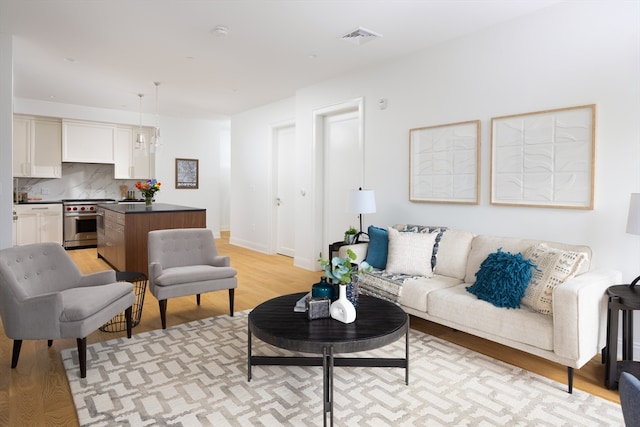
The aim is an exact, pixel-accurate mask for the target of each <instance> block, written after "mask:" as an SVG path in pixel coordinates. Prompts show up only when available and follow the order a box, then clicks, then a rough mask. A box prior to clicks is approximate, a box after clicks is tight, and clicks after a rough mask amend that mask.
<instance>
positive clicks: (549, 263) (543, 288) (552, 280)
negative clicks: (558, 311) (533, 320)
mask: <svg viewBox="0 0 640 427" xmlns="http://www.w3.org/2000/svg"><path fill="white" fill-rule="evenodd" d="M523 256H524V257H525V258H528V259H530V260H531V262H533V264H535V265H536V266H537V267H538V268H537V269H535V268H533V269H532V270H531V273H532V275H531V281H530V282H529V286H527V290H526V291H525V294H524V297H523V298H522V301H521V302H522V304H523V305H526V306H528V307H530V308H532V309H534V310H535V311H537V312H538V313H542V314H552V313H553V289H554V288H555V287H556V286H558V285H560V284H561V283H564V282H566V281H567V280H569V279H571V278H572V277H573V276H575V275H576V273H577V272H578V270H579V269H580V265H581V264H582V263H583V262H584V261H586V259H587V254H585V253H584V252H573V251H563V250H561V249H555V248H551V247H549V246H547V245H545V244H544V243H539V244H537V245H535V246H532V247H530V248H528V249H527V250H525V251H524V254H523Z"/></svg>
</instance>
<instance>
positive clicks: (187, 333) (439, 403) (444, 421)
mask: <svg viewBox="0 0 640 427" xmlns="http://www.w3.org/2000/svg"><path fill="white" fill-rule="evenodd" d="M247 315H248V311H243V312H237V313H236V314H235V316H234V317H229V316H219V317H213V318H208V319H203V320H198V321H193V322H189V323H185V324H183V325H178V326H173V327H170V328H167V329H166V330H162V329H159V330H155V331H150V332H143V333H140V334H134V335H133V337H132V338H131V339H127V338H116V339H113V340H109V341H105V342H102V343H96V344H92V345H90V346H88V347H87V360H88V366H87V376H86V378H83V379H81V378H80V373H79V367H78V353H77V350H75V349H66V350H63V351H62V358H63V362H64V366H65V369H66V371H67V378H68V380H69V385H70V386H71V392H72V393H73V400H74V403H75V406H76V409H77V413H78V420H79V422H80V425H82V426H116V425H117V426H185V427H187V426H188V427H192V426H216V427H223V426H280V425H283V426H311V425H322V419H323V418H322V415H323V413H322V367H298V366H291V367H289V366H254V367H253V369H252V379H251V382H248V381H247ZM409 340H410V351H409V358H410V360H409V367H410V368H409V369H410V370H409V385H405V382H404V369H400V368H361V367H357V368H355V367H336V368H335V370H334V422H335V424H336V425H337V426H394V427H395V426H505V425H508V426H621V425H624V422H623V418H622V411H621V409H620V405H617V404H615V403H613V402H609V401H607V400H604V399H601V398H599V397H596V396H593V395H591V394H588V393H586V392H583V391H580V390H576V389H574V392H573V394H568V393H567V392H566V385H565V384H561V383H558V382H555V381H552V380H550V379H547V378H545V377H542V376H539V375H536V374H533V373H531V372H528V371H526V370H523V369H520V368H518V367H514V366H512V365H509V364H506V363H503V362H501V361H498V360H495V359H492V358H490V357H488V356H484V355H482V354H480V353H476V352H474V351H472V350H468V349H465V348H463V347H460V346H458V345H455V344H452V343H449V342H447V341H444V340H441V339H439V338H436V337H433V336H430V335H427V334H424V333H422V332H418V331H414V330H411V332H410V337H409ZM252 344H253V347H252V352H253V354H255V355H278V354H281V355H285V354H286V355H288V354H292V353H291V352H288V351H285V350H281V349H278V348H275V347H272V346H270V345H268V344H265V343H263V342H262V341H260V340H259V339H257V338H254V339H253V343H252ZM355 355H357V356H365V355H366V356H368V357H403V355H404V339H402V338H401V339H400V340H398V341H396V342H395V343H393V344H390V345H388V346H386V347H384V348H382V349H377V350H374V351H368V352H363V353H356V354H352V355H351V356H355Z"/></svg>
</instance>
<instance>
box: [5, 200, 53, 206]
mask: <svg viewBox="0 0 640 427" xmlns="http://www.w3.org/2000/svg"><path fill="white" fill-rule="evenodd" d="M59 203H62V200H29V201H26V202H13V204H14V205H45V204H46V205H50V204H59Z"/></svg>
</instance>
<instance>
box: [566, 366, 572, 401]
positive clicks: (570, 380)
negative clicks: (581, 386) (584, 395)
mask: <svg viewBox="0 0 640 427" xmlns="http://www.w3.org/2000/svg"><path fill="white" fill-rule="evenodd" d="M567 383H568V384H569V394H573V368H572V367H571V366H567Z"/></svg>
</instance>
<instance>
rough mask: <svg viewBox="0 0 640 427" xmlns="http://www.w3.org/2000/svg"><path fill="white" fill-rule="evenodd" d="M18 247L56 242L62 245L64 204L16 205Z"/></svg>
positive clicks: (15, 231) (16, 242)
mask: <svg viewBox="0 0 640 427" xmlns="http://www.w3.org/2000/svg"><path fill="white" fill-rule="evenodd" d="M13 210H14V212H15V216H16V219H15V220H14V222H13V223H14V227H15V230H14V233H15V244H16V245H27V244H30V243H41V242H56V243H59V244H60V245H62V204H60V203H30V204H24V205H14V207H13Z"/></svg>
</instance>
